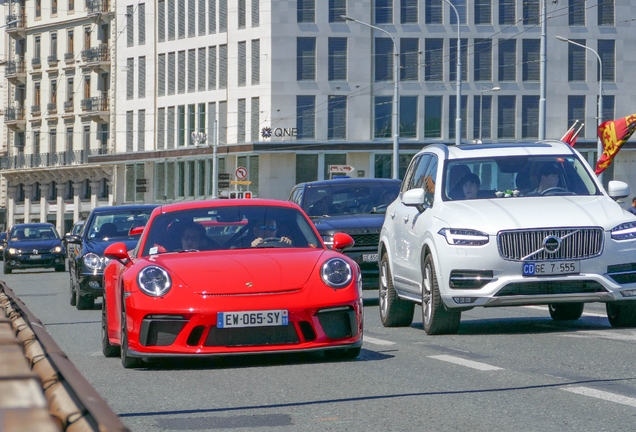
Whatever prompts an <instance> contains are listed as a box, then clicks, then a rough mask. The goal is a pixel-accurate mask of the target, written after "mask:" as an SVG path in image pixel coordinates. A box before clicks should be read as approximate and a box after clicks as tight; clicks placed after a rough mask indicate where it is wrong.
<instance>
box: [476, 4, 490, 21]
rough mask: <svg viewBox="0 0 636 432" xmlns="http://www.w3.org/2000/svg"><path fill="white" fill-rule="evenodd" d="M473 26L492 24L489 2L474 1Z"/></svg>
mask: <svg viewBox="0 0 636 432" xmlns="http://www.w3.org/2000/svg"><path fill="white" fill-rule="evenodd" d="M475 24H484V25H490V24H492V4H491V0H475Z"/></svg>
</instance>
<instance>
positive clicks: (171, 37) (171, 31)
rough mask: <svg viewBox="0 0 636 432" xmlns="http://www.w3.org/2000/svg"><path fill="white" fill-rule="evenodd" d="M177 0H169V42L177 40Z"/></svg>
mask: <svg viewBox="0 0 636 432" xmlns="http://www.w3.org/2000/svg"><path fill="white" fill-rule="evenodd" d="M175 1H176V0H168V12H167V14H168V40H174V39H175V13H174V7H175Z"/></svg>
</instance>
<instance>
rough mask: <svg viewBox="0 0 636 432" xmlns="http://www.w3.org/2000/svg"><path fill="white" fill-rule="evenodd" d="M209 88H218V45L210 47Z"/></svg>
mask: <svg viewBox="0 0 636 432" xmlns="http://www.w3.org/2000/svg"><path fill="white" fill-rule="evenodd" d="M208 90H216V47H209V48H208Z"/></svg>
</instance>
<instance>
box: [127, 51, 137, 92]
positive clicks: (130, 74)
mask: <svg viewBox="0 0 636 432" xmlns="http://www.w3.org/2000/svg"><path fill="white" fill-rule="evenodd" d="M134 77H135V60H134V59H132V58H129V59H126V99H127V100H131V99H133V98H134V97H135V78H134Z"/></svg>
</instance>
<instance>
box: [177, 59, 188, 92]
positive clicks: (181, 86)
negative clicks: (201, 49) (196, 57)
mask: <svg viewBox="0 0 636 432" xmlns="http://www.w3.org/2000/svg"><path fill="white" fill-rule="evenodd" d="M177 66H178V68H179V76H178V77H177V93H179V94H184V93H185V91H186V80H187V78H186V52H185V51H179V52H178V53H177Z"/></svg>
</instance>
